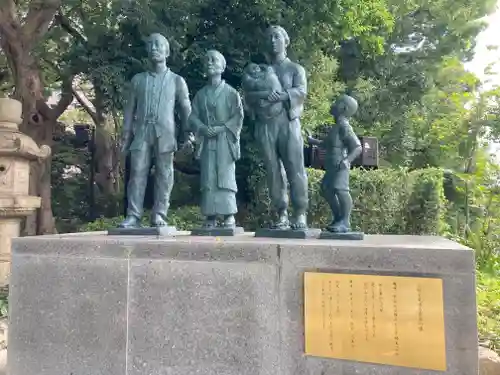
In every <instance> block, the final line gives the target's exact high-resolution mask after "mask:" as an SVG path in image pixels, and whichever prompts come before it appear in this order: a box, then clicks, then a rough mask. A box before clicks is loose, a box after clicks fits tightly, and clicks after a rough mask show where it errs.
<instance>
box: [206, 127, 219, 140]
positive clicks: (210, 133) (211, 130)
mask: <svg viewBox="0 0 500 375" xmlns="http://www.w3.org/2000/svg"><path fill="white" fill-rule="evenodd" d="M207 129H208V130H207V137H209V138H212V137H215V136H216V135H217V131H216V130H215V128H212V127H209V128H207Z"/></svg>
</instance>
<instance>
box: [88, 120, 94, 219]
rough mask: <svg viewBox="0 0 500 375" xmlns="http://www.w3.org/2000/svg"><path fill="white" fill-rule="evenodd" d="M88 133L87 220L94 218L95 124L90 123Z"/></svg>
mask: <svg viewBox="0 0 500 375" xmlns="http://www.w3.org/2000/svg"><path fill="white" fill-rule="evenodd" d="M90 128H91V130H90V131H91V133H90V142H89V151H90V181H89V185H90V190H89V221H94V219H95V196H94V181H95V125H92V126H91V127H90Z"/></svg>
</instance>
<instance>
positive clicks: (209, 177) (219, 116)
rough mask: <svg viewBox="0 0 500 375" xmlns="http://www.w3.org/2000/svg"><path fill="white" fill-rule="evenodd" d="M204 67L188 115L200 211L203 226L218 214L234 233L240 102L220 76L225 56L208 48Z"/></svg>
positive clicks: (212, 224) (212, 226)
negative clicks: (193, 135) (198, 175)
mask: <svg viewBox="0 0 500 375" xmlns="http://www.w3.org/2000/svg"><path fill="white" fill-rule="evenodd" d="M204 68H205V74H206V76H207V77H208V83H207V85H205V86H204V87H203V88H202V89H201V90H200V91H198V92H197V93H196V95H195V97H194V99H193V111H192V112H191V116H190V117H189V122H190V125H191V128H192V129H193V130H194V131H195V132H196V138H197V145H198V148H197V150H196V158H197V159H199V160H200V169H201V213H202V214H203V215H204V216H205V217H206V220H205V224H204V226H203V227H204V228H203V229H205V231H208V232H210V231H212V230H214V229H215V228H216V227H217V216H222V218H223V220H224V221H223V225H222V228H223V229H229V230H231V233H232V234H234V229H236V222H235V219H234V215H235V214H236V212H237V211H238V209H237V207H236V192H237V190H238V189H237V186H236V169H235V168H236V166H235V163H236V161H237V160H238V159H239V158H240V133H241V128H242V126H243V105H242V102H241V98H240V95H239V94H238V92H237V91H236V90H235V89H234V88H232V87H231V86H230V85H228V84H227V83H225V82H224V80H223V79H222V78H221V75H222V73H223V72H224V70H225V69H226V59H225V58H224V56H223V55H222V54H221V53H220V52H218V51H215V50H210V51H208V52H207V53H206V55H205V61H204ZM202 233H203V231H200V234H202ZM213 233H218V232H217V231H214V232H213ZM193 234H194V231H193Z"/></svg>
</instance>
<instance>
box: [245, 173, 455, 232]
mask: <svg viewBox="0 0 500 375" xmlns="http://www.w3.org/2000/svg"><path fill="white" fill-rule="evenodd" d="M323 174H324V172H323V171H319V170H314V169H309V170H308V175H309V223H310V226H313V227H324V226H325V225H327V224H328V222H329V221H330V220H331V213H330V209H329V207H328V205H327V203H326V201H325V200H324V199H323V198H322V197H321V192H320V183H321V179H322V178H323ZM350 178H351V192H352V197H353V200H354V208H353V212H352V227H353V229H355V230H361V231H363V232H365V233H373V234H439V233H441V231H442V230H443V220H442V219H443V215H444V212H445V198H444V194H443V173H442V171H441V170H439V169H423V170H416V171H412V172H409V171H408V170H405V169H379V170H370V171H368V170H363V169H354V170H352V172H351V177H350ZM249 183H250V184H251V185H252V186H253V189H252V190H253V192H254V194H253V196H254V198H253V200H252V201H251V202H250V203H249V204H248V205H247V207H246V210H245V212H244V214H242V215H241V217H240V221H241V222H242V224H243V225H244V226H245V228H246V229H247V230H254V229H255V228H258V227H260V226H262V225H265V224H267V222H268V221H269V219H270V215H271V211H272V210H271V202H270V199H269V197H268V193H267V186H266V184H265V180H264V174H263V172H262V171H257V173H256V174H254V175H253V176H251V177H250V179H249Z"/></svg>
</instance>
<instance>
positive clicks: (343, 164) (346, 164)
mask: <svg viewBox="0 0 500 375" xmlns="http://www.w3.org/2000/svg"><path fill="white" fill-rule="evenodd" d="M350 168H351V163H349V160H347V159H344V160H342V161H341V162H340V163H339V169H350Z"/></svg>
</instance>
